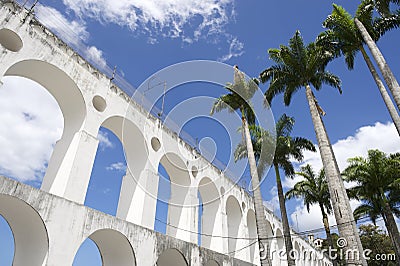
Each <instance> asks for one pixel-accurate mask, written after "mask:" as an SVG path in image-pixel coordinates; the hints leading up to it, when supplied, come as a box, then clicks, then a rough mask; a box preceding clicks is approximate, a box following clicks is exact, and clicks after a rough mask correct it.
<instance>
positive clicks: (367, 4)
mask: <svg viewBox="0 0 400 266" xmlns="http://www.w3.org/2000/svg"><path fill="white" fill-rule="evenodd" d="M383 2H388V1H373V0H363V1H362V2H361V3H360V5H359V6H358V8H357V11H356V14H355V16H354V17H355V18H357V19H358V20H359V21H361V23H362V24H363V25H364V26H365V28H366V29H367V31H368V33H369V35H370V36H371V38H372V39H373V40H374V41H378V40H379V38H380V37H381V36H382V35H384V34H385V33H386V32H388V31H390V30H392V29H395V28H398V27H399V26H400V11H399V10H397V11H395V12H394V13H390V12H389V13H387V12H388V11H383V12H385V14H386V15H385V16H379V17H374V10H375V9H378V5H379V6H380V7H381V8H383V9H385V10H386V5H387V3H383ZM322 25H323V26H324V27H325V28H327V30H326V31H325V32H322V33H321V34H320V35H319V36H318V38H317V41H316V43H317V44H318V45H319V46H321V47H324V49H326V50H327V51H329V53H331V54H332V55H333V56H334V57H340V56H344V58H345V62H346V65H347V67H348V68H349V69H353V68H354V60H355V57H356V55H357V53H358V52H359V51H360V50H361V49H363V48H362V47H363V44H364V41H363V38H362V37H361V34H360V32H359V31H358V29H357V26H356V25H355V23H354V18H353V17H352V15H351V14H350V13H348V12H347V11H346V10H345V9H344V8H343V7H341V6H339V5H336V4H333V10H332V13H331V14H330V15H329V16H328V17H327V18H326V19H325V21H324V22H323V24H322Z"/></svg>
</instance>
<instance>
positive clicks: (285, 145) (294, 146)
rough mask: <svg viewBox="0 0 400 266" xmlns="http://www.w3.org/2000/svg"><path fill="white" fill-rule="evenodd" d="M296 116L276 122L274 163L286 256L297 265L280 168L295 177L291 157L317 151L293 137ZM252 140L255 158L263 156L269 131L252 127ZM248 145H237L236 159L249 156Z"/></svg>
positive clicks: (284, 115)
mask: <svg viewBox="0 0 400 266" xmlns="http://www.w3.org/2000/svg"><path fill="white" fill-rule="evenodd" d="M293 125H294V118H293V117H289V116H287V115H286V114H283V115H282V116H281V117H280V118H279V120H278V121H277V122H276V125H275V128H276V149H275V156H274V158H273V161H272V164H273V166H274V169H275V177H276V186H277V189H278V199H279V207H280V210H281V218H282V227H283V235H284V239H285V247H286V257H287V261H288V265H295V261H294V259H293V258H292V257H291V256H290V251H291V250H293V245H292V240H291V235H290V227H289V221H288V218H287V212H286V206H285V197H284V194H283V188H282V182H281V176H280V173H279V168H281V169H283V171H284V173H285V175H286V176H287V177H291V178H293V177H294V175H295V171H294V168H293V165H292V162H291V159H292V158H294V159H295V160H297V161H299V162H300V161H302V160H303V158H304V157H303V151H304V150H309V151H314V152H315V151H316V149H315V146H314V144H313V143H312V142H311V141H310V140H308V139H305V138H301V137H292V136H290V133H291V132H292V130H293ZM250 131H251V135H252V142H253V147H254V156H255V158H257V159H258V158H260V157H261V156H260V155H261V149H260V148H261V146H260V143H262V142H265V141H266V140H268V138H269V136H270V135H271V134H269V132H267V131H265V130H264V129H263V128H261V127H259V126H252V127H250ZM247 154H248V153H247V152H246V145H245V144H244V143H243V142H242V143H239V145H238V146H237V147H236V150H235V160H239V159H242V158H245V157H247ZM258 165H259V166H260V167H263V166H262V165H263V163H262V162H260V161H259V162H258Z"/></svg>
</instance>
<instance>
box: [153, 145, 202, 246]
mask: <svg viewBox="0 0 400 266" xmlns="http://www.w3.org/2000/svg"><path fill="white" fill-rule="evenodd" d="M160 164H161V165H162V166H163V167H164V169H165V171H166V172H167V174H168V177H169V184H170V193H171V194H170V198H169V201H168V217H167V229H166V233H167V235H170V236H173V237H176V238H179V239H183V240H187V241H188V240H189V238H190V236H189V237H188V234H190V233H188V231H190V230H191V228H190V224H191V223H190V221H189V220H188V219H190V217H191V216H192V215H191V209H192V208H194V207H195V206H192V203H191V202H190V201H189V200H190V199H189V198H190V195H189V194H190V193H189V188H190V184H191V180H190V176H189V171H188V169H187V167H186V164H185V163H184V161H183V160H182V159H181V158H180V157H179V156H178V155H177V154H175V153H172V152H168V153H166V154H164V155H163V156H162V157H161V159H160ZM159 178H160V179H161V178H166V177H163V176H160V177H159ZM163 182H164V180H163ZM159 183H161V182H159ZM164 183H165V182H164ZM181 229H183V230H181ZM185 230H187V231H185Z"/></svg>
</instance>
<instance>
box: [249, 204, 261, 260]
mask: <svg viewBox="0 0 400 266" xmlns="http://www.w3.org/2000/svg"><path fill="white" fill-rule="evenodd" d="M246 220H247V230H248V236H249V238H251V239H249V245H250V244H252V243H254V241H257V226H256V213H255V212H254V211H253V210H252V209H249V210H248V211H247V219H246ZM249 251H250V252H249V253H250V254H249V255H250V262H252V263H254V264H257V261H258V258H257V254H259V250H258V244H257V242H256V243H254V244H252V245H251V246H250V248H249Z"/></svg>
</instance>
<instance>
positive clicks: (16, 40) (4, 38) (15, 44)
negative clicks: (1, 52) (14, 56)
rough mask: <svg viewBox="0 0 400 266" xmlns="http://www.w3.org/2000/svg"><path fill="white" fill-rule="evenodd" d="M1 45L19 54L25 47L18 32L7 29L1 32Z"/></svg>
mask: <svg viewBox="0 0 400 266" xmlns="http://www.w3.org/2000/svg"><path fill="white" fill-rule="evenodd" d="M0 44H1V45H2V46H3V47H4V48H5V49H7V50H9V51H11V52H18V51H19V50H21V49H22V47H23V43H22V39H21V37H19V35H18V34H17V33H16V32H14V31H12V30H10V29H7V28H2V29H1V30H0Z"/></svg>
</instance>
